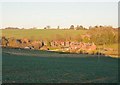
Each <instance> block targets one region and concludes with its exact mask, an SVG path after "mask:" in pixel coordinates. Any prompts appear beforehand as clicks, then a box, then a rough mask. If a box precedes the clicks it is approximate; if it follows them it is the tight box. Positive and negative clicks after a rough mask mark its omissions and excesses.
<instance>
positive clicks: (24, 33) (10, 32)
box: [1, 29, 87, 39]
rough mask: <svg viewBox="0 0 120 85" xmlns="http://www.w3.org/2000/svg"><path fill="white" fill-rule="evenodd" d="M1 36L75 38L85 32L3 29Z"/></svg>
mask: <svg viewBox="0 0 120 85" xmlns="http://www.w3.org/2000/svg"><path fill="white" fill-rule="evenodd" d="M1 31H2V35H3V36H6V37H15V38H29V39H54V38H55V36H56V35H60V36H62V37H63V38H64V37H69V36H71V35H72V37H76V36H78V35H80V34H84V33H86V32H87V31H86V30H59V29H47V30H44V29H21V30H18V29H5V30H1ZM57 37H58V36H57Z"/></svg>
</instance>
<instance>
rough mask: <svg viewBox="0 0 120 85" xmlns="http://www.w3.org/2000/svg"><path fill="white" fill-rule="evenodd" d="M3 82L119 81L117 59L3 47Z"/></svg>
mask: <svg viewBox="0 0 120 85" xmlns="http://www.w3.org/2000/svg"><path fill="white" fill-rule="evenodd" d="M2 81H3V83H116V82H118V59H116V58H111V57H105V56H97V55H87V54H68V53H59V52H48V51H37V50H25V49H11V48H3V49H2Z"/></svg>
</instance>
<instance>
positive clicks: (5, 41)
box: [0, 37, 96, 50]
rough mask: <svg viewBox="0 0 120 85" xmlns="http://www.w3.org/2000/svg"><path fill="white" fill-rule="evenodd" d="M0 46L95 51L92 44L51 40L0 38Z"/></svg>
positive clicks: (94, 46)
mask: <svg viewBox="0 0 120 85" xmlns="http://www.w3.org/2000/svg"><path fill="white" fill-rule="evenodd" d="M0 41H2V42H1V45H2V46H4V47H18V48H25V49H42V50H49V47H53V48H54V47H55V48H57V47H59V48H61V49H64V50H77V49H81V50H96V45H95V44H94V43H84V42H77V41H62V40H53V41H50V42H48V41H43V40H30V39H27V38H24V39H14V38H5V37H2V39H1V40H0Z"/></svg>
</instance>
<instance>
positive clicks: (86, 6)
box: [0, 2, 118, 28]
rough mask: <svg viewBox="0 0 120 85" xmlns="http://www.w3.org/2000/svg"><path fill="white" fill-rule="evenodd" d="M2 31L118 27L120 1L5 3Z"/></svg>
mask: <svg viewBox="0 0 120 85" xmlns="http://www.w3.org/2000/svg"><path fill="white" fill-rule="evenodd" d="M0 5H1V6H0V9H1V13H0V16H1V17H2V21H1V23H2V25H1V27H2V28H5V27H19V28H31V27H39V28H44V27H45V26H47V25H49V26H51V27H53V28H57V26H60V27H61V28H68V27H70V25H74V26H77V25H82V26H84V27H89V26H95V25H111V26H113V27H117V26H118V2H2V3H0Z"/></svg>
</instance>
